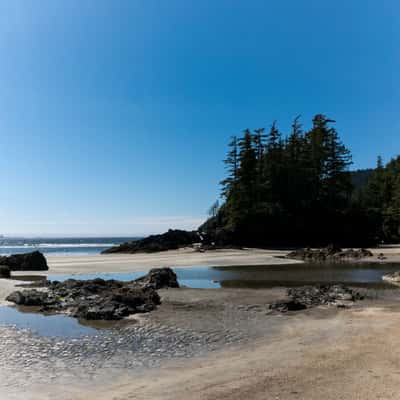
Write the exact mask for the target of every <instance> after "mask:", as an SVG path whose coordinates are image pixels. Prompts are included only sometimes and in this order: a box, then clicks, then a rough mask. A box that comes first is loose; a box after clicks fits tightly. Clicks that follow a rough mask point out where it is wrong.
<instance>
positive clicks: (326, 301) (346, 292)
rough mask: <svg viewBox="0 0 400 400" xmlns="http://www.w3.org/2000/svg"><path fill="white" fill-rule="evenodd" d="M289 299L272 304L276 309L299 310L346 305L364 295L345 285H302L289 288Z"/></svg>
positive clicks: (283, 310)
mask: <svg viewBox="0 0 400 400" xmlns="http://www.w3.org/2000/svg"><path fill="white" fill-rule="evenodd" d="M288 296H289V300H288V301H284V302H282V301H280V302H276V303H273V304H271V305H270V308H271V309H272V310H275V311H280V312H286V311H298V310H302V309H305V308H311V307H317V306H320V305H334V306H337V307H346V306H349V305H351V304H352V303H354V302H355V301H357V300H363V298H364V297H363V296H362V295H360V294H359V293H358V292H355V291H353V290H351V289H349V288H347V287H345V286H343V285H318V286H301V287H298V288H291V289H288Z"/></svg>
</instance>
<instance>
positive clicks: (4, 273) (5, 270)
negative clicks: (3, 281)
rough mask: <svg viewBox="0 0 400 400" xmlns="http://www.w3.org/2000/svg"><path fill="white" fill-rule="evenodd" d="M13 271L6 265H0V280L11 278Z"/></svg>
mask: <svg viewBox="0 0 400 400" xmlns="http://www.w3.org/2000/svg"><path fill="white" fill-rule="evenodd" d="M10 277H11V270H10V267H7V266H6V265H0V278H10Z"/></svg>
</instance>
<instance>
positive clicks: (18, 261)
mask: <svg viewBox="0 0 400 400" xmlns="http://www.w3.org/2000/svg"><path fill="white" fill-rule="evenodd" d="M0 265H5V266H7V267H9V268H10V270H11V271H47V270H48V269H49V267H48V265H47V261H46V258H45V256H44V255H43V254H42V253H41V252H40V251H34V252H33V253H26V254H13V255H11V256H3V257H0Z"/></svg>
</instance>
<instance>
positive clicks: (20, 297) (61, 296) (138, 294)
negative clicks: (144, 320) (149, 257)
mask: <svg viewBox="0 0 400 400" xmlns="http://www.w3.org/2000/svg"><path fill="white" fill-rule="evenodd" d="M164 287H179V285H178V282H177V280H176V275H175V273H174V272H173V271H172V270H171V269H170V268H159V269H154V270H151V271H150V272H149V274H147V275H146V276H144V277H143V278H140V279H137V280H135V281H130V282H121V281H116V280H113V279H110V280H104V279H100V278H96V279H91V280H86V281H82V280H75V279H68V280H66V281H64V282H57V281H54V282H49V283H48V284H47V291H37V290H23V291H16V292H13V293H11V294H10V295H9V296H8V297H7V300H8V301H11V302H14V303H15V304H18V305H25V306H40V307H41V311H46V312H63V313H67V314H70V315H72V316H74V317H76V318H80V319H87V320H99V319H100V320H118V319H121V318H123V317H126V316H128V315H131V314H135V313H145V312H150V311H153V310H155V309H156V307H157V306H158V305H159V304H161V299H160V296H159V295H158V293H157V292H156V289H160V288H164Z"/></svg>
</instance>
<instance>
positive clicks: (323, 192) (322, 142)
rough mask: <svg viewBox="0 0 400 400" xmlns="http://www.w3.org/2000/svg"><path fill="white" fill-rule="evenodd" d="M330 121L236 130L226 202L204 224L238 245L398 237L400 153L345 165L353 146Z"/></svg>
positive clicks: (223, 239) (369, 241)
mask: <svg viewBox="0 0 400 400" xmlns="http://www.w3.org/2000/svg"><path fill="white" fill-rule="evenodd" d="M334 122H335V121H333V120H330V119H328V118H327V117H326V116H324V115H322V114H319V115H316V116H315V117H314V118H313V120H312V126H311V129H309V130H304V129H303V128H302V125H301V123H300V119H299V118H296V119H295V120H294V121H293V125H292V129H291V132H289V133H288V134H286V135H283V134H282V133H281V132H280V131H279V128H278V126H277V125H276V123H273V124H272V126H271V128H270V129H269V131H268V132H267V131H266V130H265V129H264V128H261V129H256V130H254V131H250V130H245V131H244V132H243V135H241V136H240V137H236V136H235V137H233V138H232V141H231V142H230V144H229V152H228V156H227V158H226V160H225V163H226V166H227V177H226V178H225V179H224V180H223V181H222V196H223V199H224V202H223V204H222V206H221V207H220V208H219V210H217V211H216V212H215V207H213V209H214V213H213V214H214V215H213V216H212V217H211V218H210V219H209V220H208V221H207V222H206V224H204V225H203V226H202V227H201V229H202V230H204V231H206V232H208V233H209V234H210V235H212V236H213V237H214V238H215V240H216V241H221V242H227V241H228V242H231V243H235V244H240V245H252V246H255V245H258V246H263V245H325V244H327V243H337V244H341V245H353V246H356V245H367V244H372V243H374V242H377V241H382V240H385V241H396V240H398V239H399V224H400V178H399V172H400V159H396V160H393V161H391V162H390V163H389V164H388V165H387V166H383V165H382V162H381V161H380V160H378V165H377V168H376V169H371V170H364V171H356V172H350V166H351V164H352V161H351V153H350V150H349V149H348V148H347V147H346V146H345V145H344V143H343V142H342V141H341V139H340V137H339V134H338V132H337V131H336V129H335V128H334Z"/></svg>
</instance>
